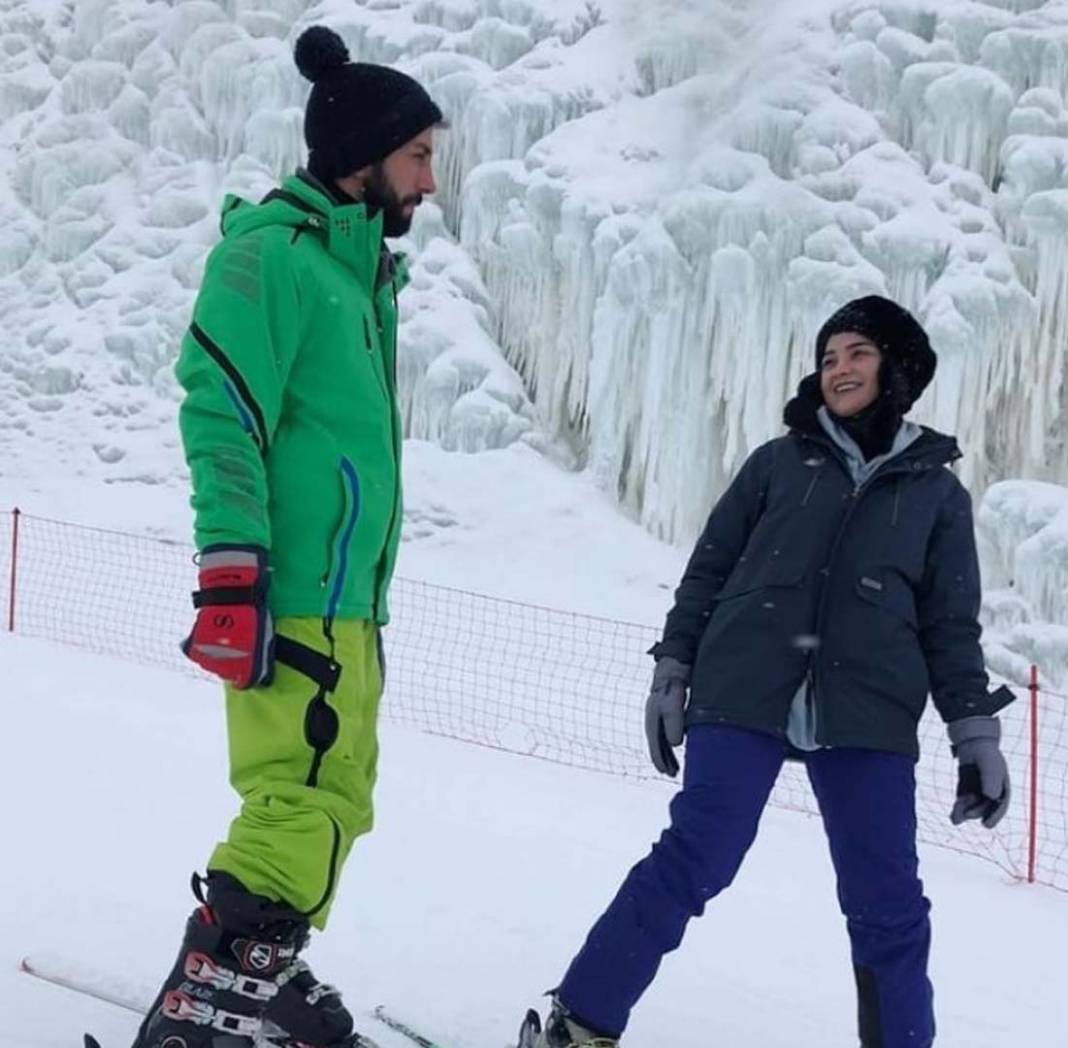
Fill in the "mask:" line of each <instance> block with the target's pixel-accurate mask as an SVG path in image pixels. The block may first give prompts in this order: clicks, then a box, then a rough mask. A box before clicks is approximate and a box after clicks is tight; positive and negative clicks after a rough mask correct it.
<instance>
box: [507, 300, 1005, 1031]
mask: <svg viewBox="0 0 1068 1048" xmlns="http://www.w3.org/2000/svg"><path fill="white" fill-rule="evenodd" d="M935 364H936V360H935V354H934V352H933V351H932V349H931V346H930V343H929V341H928V338H927V335H926V333H925V332H924V330H923V328H922V327H921V326H920V325H919V324H918V323H917V321H916V320H915V319H914V318H913V317H912V316H911V315H910V314H909V313H908V312H906V311H905V310H904V309H902V308H901V307H900V306H898V305H896V304H895V303H893V302H890V301H888V300H887V299H885V298H880V297H878V296H870V297H867V298H863V299H858V300H857V301H854V302H851V303H849V304H848V305H847V306H845V307H843V308H842V309H841V310H839V311H838V312H837V313H835V314H834V316H832V317H831V318H830V320H828V322H827V323H826V324H825V325H824V327H823V329H822V330H821V331H820V333H819V336H818V338H817V344H816V372H815V373H814V374H812V375H809V376H808V377H807V378H805V379H804V380H803V381H802V383H801V386H800V388H799V390H798V395H797V396H796V397H795V398H794V399H793V400H791V401H790V402H789V404H788V405H787V407H786V411H785V422H786V424H787V426H788V427H789V433H788V435H787V436H785V437H780V438H779V439H777V440H772V441H771V442H770V443H768V444H765V445H764V446H763V447H761V448H759V449H757V451H755V452H754V453H753V455H752V456H750V458H749V460H748V461H747V462H746V463H745V464H744V466H743V467H742V469H741V471H740V473H739V474H738V476H737V477H736V478H735V480H734V482H733V484H732V485H731V486H730V488H729V489H728V491H727V492H726V493H725V494H724V495H723V497H722V498H721V499H720V501H719V503H718V504H717V505H716V507H715V509H714V510H713V511H712V515H711V517H710V518H709V521H708V524H707V526H706V527H705V530H704V533H703V534H702V535H701V538H700V539H699V541H698V543H697V546H696V548H695V550H694V552H693V555H692V557H691V558H690V561H689V564H688V565H687V568H686V572H685V574H684V575H683V578H682V582H681V584H680V585H679V588H678V590H677V591H676V594H675V606H674V607H673V608H672V610H671V612H670V613H669V614H668V616H667V622H666V625H665V627H664V635H663V639H662V640H661V641H660V642H659V643H658V644H657V645H656V646H655V647H654V648H653V651H652V654H653V655H654V656H655V657H656V660H657V661H656V669H655V671H654V674H653V686H652V690H651V693H650V696H649V700H648V704H647V708H646V732H647V735H648V736H649V746H650V753H651V756H652V760H653V763H654V764H655V765H656V767H657V768H658V769H659V770H660V771H662V772H666V773H667V774H670V775H674V774H675V773H676V772H677V770H678V764H677V763H676V760H675V756H674V753H673V750H672V748H673V747H674V746H677V745H679V744H680V743H681V742H682V739H683V731H684V726H685V729H686V770H685V775H684V778H683V787H682V790H681V791H680V792H679V793H678V794H677V795H676V796H675V798H674V799H673V801H672V803H671V825H670V826H669V828H668V829H667V830H666V831H665V832H664V834H663V835H662V836H661V838H660V841H659V842H658V843H657V844H655V845H654V846H653V849H652V851H651V852H650V854H649V855H648V857H647V858H645V859H644V860H642V861H641V862H639V863H638V865H637V866H635V867H634V868H633V869H632V870H631V871H630V873H629V874H628V876H627V878H626V880H625V882H624V884H623V886H622V888H621V889H620V891H619V893H618V894H617V895H616V897H615V899H614V900H613V902H612V903H611V905H610V906H609V908H608V910H607V911H606V912H605V914H604V915H603V916H602V917H601V919H600V920H599V921H598V922H597V923H596V925H594V927H593V930H592V931H591V932H590V934H589V937H588V938H587V940H586V943H585V945H584V946H583V948H582V950H581V951H580V952H579V954H578V956H577V957H576V958H575V959H574V961H573V962H572V963H571V966H570V968H569V969H568V971H567V974H566V975H565V976H564V979H563V982H562V983H561V984H560V986H559V987H558V989H557V991H556V994H555V996H554V1001H553V1007H552V1011H551V1012H550V1015H549V1018H548V1020H547V1022H546V1028H545V1030H543V1031H542V1030H540V1029H539V1027H540V1021H539V1019H538V1016H537V1013H535V1012H531V1013H529V1014H528V1017H527V1020H526V1022H525V1023H524V1025H523V1029H522V1030H521V1033H520V1046H521V1048H565V1046H570V1048H594V1046H612V1045H616V1044H618V1041H619V1037H620V1036H621V1034H622V1031H623V1029H624V1027H625V1026H626V1023H627V1020H628V1017H629V1015H630V1011H631V1009H632V1007H633V1006H634V1004H635V1003H636V1002H637V1001H638V999H639V997H640V996H641V995H642V993H643V992H644V990H645V989H646V987H647V986H648V985H649V984H650V983H651V982H652V979H653V977H654V975H655V974H656V970H657V967H658V966H659V964H660V960H661V958H662V957H663V955H664V954H666V953H668V952H669V951H671V950H674V949H675V948H676V947H677V946H678V945H679V943H680V942H681V939H682V935H683V931H684V929H685V927H686V923H687V921H688V920H689V918H690V917H693V916H699V915H700V914H701V913H702V912H703V910H704V906H705V903H706V902H707V901H708V900H709V899H710V898H712V897H713V896H715V895H716V894H718V893H719V892H720V891H721V890H722V889H724V888H726V887H727V885H728V884H730V882H731V880H732V879H733V878H734V875H735V873H736V872H737V870H738V868H739V866H740V865H741V862H742V859H743V857H744V855H745V853H746V851H747V850H748V848H749V846H750V845H751V844H752V842H753V840H754V838H755V836H756V832H757V823H758V821H759V818H760V815H761V812H762V810H763V808H764V805H765V803H766V802H767V799H768V795H769V793H770V792H771V788H772V786H773V785H774V783H775V778H776V776H777V775H778V773H779V769H780V768H781V766H782V763H783V761H784V759H786V758H787V757H796V758H799V759H802V760H804V762H805V764H806V768H807V771H808V776H809V779H810V781H811V783H812V787H813V790H814V792H815V796H816V799H817V801H818V803H819V807H820V812H821V814H822V817H823V822H824V828H825V830H826V833H827V837H828V840H829V843H830V849H831V857H832V859H833V862H834V867H835V871H836V874H837V878H838V895H839V900H840V902H841V905H842V910H843V913H844V914H845V917H846V921H847V927H848V931H849V936H850V940H851V944H852V953H853V963H854V969H855V972H856V982H857V992H858V996H859V1023H860V1040H861V1044H862V1045H863V1046H864V1048H906V1046H907V1048H928V1046H930V1045H931V1044H932V1043H933V1040H934V1013H933V1007H932V990H931V984H930V982H929V981H928V978H927V957H928V950H929V942H930V924H929V920H928V910H929V908H930V906H929V903H928V901H927V899H926V898H925V897H924V895H923V886H922V883H921V882H920V880H919V877H918V876H917V865H918V863H917V857H916V811H915V776H914V768H915V761H916V757H917V755H918V745H917V731H916V729H917V723H918V722H919V719H920V715H921V713H922V712H923V709H924V706H925V704H926V700H927V694H928V692H930V693H931V695H932V696H933V699H934V703H935V706H936V707H937V709H938V712H939V713H940V714H941V716H942V718H943V720H945V721H946V722H947V724H948V731H949V738H950V741H951V743H952V746H953V752H954V754H955V755H956V757H957V760H958V762H959V772H960V777H959V786H958V791H957V794H958V796H957V801H956V804H955V806H954V808H953V811H952V815H951V818H952V820H953V822H954V823H959V822H962V821H964V820H965V819H972V818H978V819H982V820H983V823H984V825H986V826H988V827H992V826H994V825H995V824H996V823H997V821H998V820H999V819H1000V818H1001V817H1002V815H1003V814H1004V812H1005V809H1006V807H1007V805H1008V796H1009V785H1008V774H1007V770H1006V767H1005V761H1004V758H1003V757H1002V754H1001V752H1000V748H999V745H998V743H999V738H1000V725H999V722H998V720H997V719H996V717H994V716H993V715H994V714H995V713H997V712H998V710H1000V709H1001V708H1002V707H1004V706H1005V705H1007V704H1008V702H1010V701H1011V699H1012V695H1011V692H1009V691H1008V690H1007V689H998V691H997V692H995V693H993V694H989V693H988V680H987V675H986V671H985V669H984V665H983V656H982V651H981V649H980V646H979V637H980V627H979V624H978V621H977V616H978V612H979V602H980V585H979V567H978V560H977V557H976V549H975V536H974V532H973V527H972V516H971V505H970V500H969V497H968V494H967V492H966V491H965V490H964V488H963V487H962V486H961V484H960V482H959V481H958V480H957V478H956V477H955V476H954V475H953V473H951V472H950V470H949V469H948V468H946V467H948V466H949V464H950V463H952V462H953V461H954V460H955V459H957V458H959V457H960V452H959V450H958V448H957V444H956V441H955V440H953V439H952V438H951V437H946V436H943V435H941V434H939V433H936V432H934V431H933V430H930V429H926V428H921V427H919V426H917V425H915V424H913V423H911V422H908V421H905V419H904V415H905V414H906V412H907V411H908V410H909V409H910V408H911V407H912V405H913V403H914V402H915V401H916V400H917V398H918V397H919V396H920V394H921V393H922V392H923V390H924V389H925V387H926V386H927V384H928V383H929V382H930V381H931V378H932V377H933V375H934V371H935ZM687 691H689V703H688V705H687V702H686V699H687ZM684 711H685V712H684Z"/></svg>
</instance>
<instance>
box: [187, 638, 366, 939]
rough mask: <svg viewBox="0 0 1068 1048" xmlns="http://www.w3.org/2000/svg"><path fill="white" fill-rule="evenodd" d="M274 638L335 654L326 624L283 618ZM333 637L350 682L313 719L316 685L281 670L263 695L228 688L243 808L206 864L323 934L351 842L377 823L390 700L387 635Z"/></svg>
mask: <svg viewBox="0 0 1068 1048" xmlns="http://www.w3.org/2000/svg"><path fill="white" fill-rule="evenodd" d="M275 631H276V633H278V634H279V635H280V636H283V637H289V638H291V639H292V640H295V641H298V642H300V643H301V644H304V645H306V646H307V647H309V648H313V649H315V650H316V651H319V652H322V653H324V654H326V653H328V651H329V644H328V642H327V640H326V637H325V636H324V635H323V625H322V620H321V619H317V618H282V619H279V621H278V622H276V623H275ZM333 633H334V638H335V649H334V657H335V660H336V661H337V662H338V663H339V664H340V665H341V674H340V677H339V679H338V682H337V687H336V689H335V690H334V691H333V692H327V693H326V694H325V695H323V697H322V699H321V700H320V701H319V702H318V703H316V704H315V706H314V708H312V703H313V700H314V699H315V697H316V694H317V692H318V691H319V686H318V685H317V684H316V683H315V682H314V681H313V680H311V679H310V678H309V677H307V676H305V675H304V674H302V673H299V672H298V671H296V670H295V669H293V668H291V667H290V666H288V665H284V664H282V663H276V667H275V676H274V680H273V681H272V683H271V684H270V685H268V686H266V687H262V688H250V689H248V690H246V691H235V690H234V689H232V688H230V687H227V688H226V720H227V730H228V736H229V745H230V782H231V784H232V785H233V787H234V789H235V790H237V792H238V793H239V794H240V796H241V800H242V805H241V811H240V813H239V814H238V816H237V818H236V819H234V821H233V822H232V823H231V825H230V832H229V836H228V837H227V839H226V840H225V841H224V842H222V843H221V844H219V845H218V846H217V847H216V848H215V851H214V852H213V854H212V856H211V859H210V861H209V862H208V869H209V870H219V871H223V872H225V873H229V874H231V875H232V876H234V877H236V878H237V879H238V880H239V881H241V883H242V884H243V885H244V886H245V887H246V888H247V889H248V890H249V891H251V892H254V893H255V894H257V895H265V896H267V897H268V898H270V899H273V900H274V901H276V902H284V903H286V904H288V905H289V906H291V907H293V908H294V909H296V910H299V911H300V912H302V913H304V914H305V915H306V916H307V917H308V919H309V920H310V921H311V923H312V924H313V925H314V926H315V927H316V928H320V929H321V928H323V927H325V925H326V921H327V917H328V915H329V912H330V905H331V902H332V901H333V897H334V892H335V890H336V888H337V882H338V878H339V876H340V873H341V869H342V866H343V865H344V863H345V859H346V858H347V857H348V854H349V851H350V849H351V848H352V844H353V841H355V839H356V838H357V837H359V836H360V835H361V834H363V833H367V832H368V831H369V830H370V829H371V826H372V824H373V822H374V817H373V808H372V804H371V794H372V791H373V788H374V783H375V776H376V770H377V762H378V735H377V730H376V726H377V725H376V722H377V718H378V702H379V698H380V696H381V693H382V669H381V665H380V662H379V650H378V627H377V626H376V625H375V624H374V623H373V622H370V621H368V620H365V619H358V620H356V619H354V620H345V621H338V622H335V623H334V627H333ZM324 702H325V706H324ZM327 707H328V708H327ZM331 711H332V712H333V714H336V718H335V717H333V716H332V715H331ZM335 723H336V732H334V731H333V730H332V726H333V725H334V724H335ZM324 724H325V725H326V729H327V730H325V731H324V730H323V725H324ZM313 725H315V726H313ZM331 735H333V736H334V737H333V740H332V741H331Z"/></svg>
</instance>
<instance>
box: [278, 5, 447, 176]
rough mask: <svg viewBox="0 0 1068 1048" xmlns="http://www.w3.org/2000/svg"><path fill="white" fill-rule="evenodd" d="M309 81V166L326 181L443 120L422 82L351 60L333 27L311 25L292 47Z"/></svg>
mask: <svg viewBox="0 0 1068 1048" xmlns="http://www.w3.org/2000/svg"><path fill="white" fill-rule="evenodd" d="M293 55H294V58H295V60H296V63H297V68H298V69H299V70H300V72H301V74H302V75H303V76H304V77H305V78H307V79H308V80H310V81H311V82H312V89H311V94H310V95H309V97H308V105H307V108H306V109H305V111H304V138H305V141H306V142H307V143H308V150H309V153H308V170H309V171H311V173H312V174H313V175H315V176H316V178H319V179H321V180H323V181H330V180H333V179H335V178H342V177H344V176H346V175H351V174H352V173H353V172H354V171H358V170H359V169H360V168H362V167H366V166H367V165H368V164H375V163H378V162H379V161H381V160H384V159H385V158H386V157H387V156H389V154H390V153H392V152H393V151H394V150H396V149H399V148H400V147H401V146H402V145H404V143H405V142H410V141H411V140H412V139H413V138H415V136H416V135H418V134H420V133H421V132H423V131H425V130H426V129H427V128H428V127H434V126H435V125H436V124H442V123H444V117H443V115H442V112H441V110H440V109H439V108H438V107H437V105H436V104H435V103H434V101H433V99H432V98H431V97H430V95H428V94H427V93H426V91H425V90H424V89H423V87H422V86H421V85H420V84H419V83H417V82H416V81H415V80H413V79H412V78H411V77H410V76H408V75H406V74H405V73H401V72H399V71H398V70H396V69H391V68H390V67H389V66H381V65H372V64H370V63H368V62H350V61H349V52H348V49H347V48H346V47H345V42H344V41H343V40H342V39H341V37H340V36H338V35H337V33H335V32H334V31H333V30H332V29H327V28H326V27H325V26H312V27H311V28H310V29H306V30H305V31H304V32H303V33H301V35H300V37H299V38H298V40H297V44H296V47H295V48H294V52H293Z"/></svg>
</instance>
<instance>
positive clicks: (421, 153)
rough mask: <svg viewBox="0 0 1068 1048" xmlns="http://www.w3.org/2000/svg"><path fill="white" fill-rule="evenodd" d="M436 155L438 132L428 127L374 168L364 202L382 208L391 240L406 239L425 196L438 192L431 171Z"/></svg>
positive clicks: (384, 226) (384, 224)
mask: <svg viewBox="0 0 1068 1048" xmlns="http://www.w3.org/2000/svg"><path fill="white" fill-rule="evenodd" d="M433 156H434V129H433V128H432V127H428V128H427V129H426V130H425V131H424V132H422V134H419V135H416V137H415V138H413V139H412V140H411V141H410V142H407V143H406V144H405V145H403V146H401V147H400V149H397V150H395V151H394V152H392V153H390V154H389V156H387V157H386V159H385V160H383V161H382V162H381V163H379V164H375V165H374V166H373V167H372V168H371V176H370V178H368V179H367V182H366V183H365V185H364V191H363V199H364V203H366V204H367V205H368V207H372V208H381V210H382V213H383V232H384V233H385V235H386V236H387V237H401V236H404V234H405V233H407V232H408V230H409V229H410V228H411V226H412V217H413V216H414V215H415V209H416V208H417V207H418V206H419V205H420V204H421V203H422V202H423V197H424V196H425V195H426V194H428V193H433V192H434V191H435V190H436V189H437V185H436V184H435V182H434V173H433V171H432V170H431V161H432V159H433Z"/></svg>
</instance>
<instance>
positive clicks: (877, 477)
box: [806, 438, 908, 745]
mask: <svg viewBox="0 0 1068 1048" xmlns="http://www.w3.org/2000/svg"><path fill="white" fill-rule="evenodd" d="M809 439H811V438H809ZM826 446H827V447H829V445H826ZM830 450H831V452H832V454H833V455H834V459H835V461H836V462H837V463H838V465H839V466H840V467H841V468H842V470H843V472H844V473H845V474H846V477H847V478H848V479H849V480H850V481H851V482H852V480H853V478H852V474H850V472H849V469H848V467H847V466H846V464H845V463H844V462H843V461H842V459H841V458H840V457H839V455H838V453H837V449H834V448H830ZM905 472H908V470H907V469H906V467H905V466H904V464H903V463H902V461H901V460H900V459H898V460H896V461H894V462H891V463H887V464H886V465H885V466H884V467H882V468H880V469H879V470H877V471H876V472H875V474H874V475H873V476H871V477H869V478H868V479H867V480H866V481H865V482H864V483H863V484H859V485H857V484H854V485H853V490H852V492H851V493H850V496H849V499H850V501H849V506H848V508H847V509H846V512H845V514H844V515H843V516H842V522H841V523H840V524H839V526H838V531H837V533H836V534H835V537H834V542H833V543H832V544H831V553H830V556H829V557H828V559H827V566H826V568H824V569H823V571H822V572H821V575H822V579H823V581H822V582H821V584H820V596H819V601H818V603H817V605H816V626H815V631H814V632H815V636H817V637H822V635H823V633H822V631H823V625H824V620H825V619H826V615H827V602H828V599H829V596H828V595H829V593H830V589H831V587H830V582H831V577H832V575H833V573H834V569H835V565H836V562H837V559H838V551H839V549H840V548H841V545H842V539H843V538H844V537H845V532H846V528H847V527H848V525H849V521H850V520H851V519H852V517H853V514H854V513H855V512H856V509H857V506H859V505H860V501H861V499H862V498H863V497H864V496H865V495H866V494H867V493H868V492H869V491H871V490H872V489H873V488H874V487H876V486H877V485H878V483H879V482H881V481H884V480H886V479H887V478H889V477H895V476H899V475H900V474H902V473H905ZM818 651H819V649H817V648H810V649H809V652H808V666H807V668H806V676H807V678H808V681H809V688H808V694H809V696H810V698H811V702H812V709H813V712H814V714H815V719H816V742H817V743H819V742H820V738H819V736H820V735H821V734H822V732H821V727H822V725H823V716H822V711H821V707H820V702H819V680H820V672H819V661H818V658H817V653H818ZM821 745H822V743H821Z"/></svg>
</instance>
